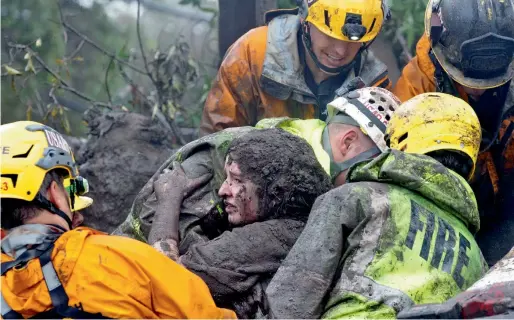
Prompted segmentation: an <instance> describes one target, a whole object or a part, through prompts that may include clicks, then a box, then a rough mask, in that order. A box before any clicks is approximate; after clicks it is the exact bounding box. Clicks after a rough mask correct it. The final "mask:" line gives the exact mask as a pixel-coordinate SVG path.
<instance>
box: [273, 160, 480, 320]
mask: <svg viewBox="0 0 514 320" xmlns="http://www.w3.org/2000/svg"><path fill="white" fill-rule="evenodd" d="M348 180H349V183H347V184H345V185H343V186H341V187H339V188H336V189H333V190H331V191H329V192H328V193H326V194H324V195H322V196H320V197H319V198H318V199H317V200H316V202H315V204H314V207H313V209H312V211H311V214H310V216H309V220H308V222H307V225H306V227H305V229H304V231H303V233H302V234H301V236H300V237H299V238H298V241H297V242H296V243H295V245H294V246H293V249H291V251H290V253H289V255H288V256H287V258H286V259H285V260H284V262H283V264H282V266H281V267H280V269H279V270H278V271H277V273H276V274H275V277H274V278H273V279H272V281H271V283H270V284H269V286H268V288H267V292H266V293H267V296H268V301H269V304H270V309H271V315H272V316H273V317H277V318H289V317H294V318H319V317H321V316H323V317H327V318H332V317H342V318H343V317H357V318H375V319H376V318H390V317H395V315H396V313H397V312H398V311H400V310H402V309H403V308H405V307H408V306H411V305H413V304H419V303H432V302H434V303H435V302H442V301H445V300H446V299H448V298H450V297H453V296H454V295H455V294H457V293H459V292H461V291H462V290H465V289H466V288H467V287H469V286H470V285H471V284H472V283H473V282H475V281H476V280H477V279H479V278H480V277H481V276H482V275H483V274H484V273H485V271H486V269H487V266H486V265H485V261H484V259H483V257H482V255H481V253H480V250H479V249H478V246H477V244H476V242H475V240H474V239H473V235H472V232H475V231H476V230H477V229H478V228H479V216H478V210H477V206H476V202H475V198H474V196H473V193H472V191H471V189H470V188H469V186H468V185H467V183H466V182H465V181H464V179H462V178H461V177H460V176H457V174H455V173H453V172H451V171H449V170H448V169H446V168H445V167H443V166H442V165H441V164H440V163H438V162H437V161H435V160H433V159H432V158H428V157H426V156H422V155H411V154H406V153H402V152H400V151H396V150H392V151H388V152H386V153H384V154H382V155H380V156H378V157H377V158H375V159H374V160H372V161H368V162H364V163H361V164H358V165H356V166H354V167H352V168H351V169H350V172H349V178H348Z"/></svg>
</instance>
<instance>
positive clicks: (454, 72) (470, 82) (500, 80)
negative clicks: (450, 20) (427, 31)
mask: <svg viewBox="0 0 514 320" xmlns="http://www.w3.org/2000/svg"><path fill="white" fill-rule="evenodd" d="M432 50H433V52H434V54H435V57H436V59H437V61H439V63H440V64H441V67H442V68H443V69H444V71H445V72H446V74H447V75H448V76H450V78H452V79H453V80H454V81H455V82H457V83H459V84H461V85H463V86H465V87H468V88H473V89H484V90H485V89H492V88H496V87H499V86H502V85H504V84H505V83H507V82H509V81H510V80H511V79H512V78H513V77H514V60H513V61H512V62H511V64H510V65H509V67H508V69H507V72H506V73H505V74H503V75H501V76H499V77H495V78H490V79H477V78H469V77H466V76H464V73H463V72H462V71H460V70H459V69H457V68H456V67H455V66H454V65H453V64H452V63H451V62H450V61H448V59H446V58H445V56H444V54H443V52H442V49H441V47H440V45H435V46H432Z"/></svg>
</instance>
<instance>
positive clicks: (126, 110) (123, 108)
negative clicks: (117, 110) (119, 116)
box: [121, 106, 153, 118]
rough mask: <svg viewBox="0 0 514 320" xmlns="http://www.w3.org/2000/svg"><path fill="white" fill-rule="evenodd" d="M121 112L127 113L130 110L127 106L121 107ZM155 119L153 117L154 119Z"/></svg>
mask: <svg viewBox="0 0 514 320" xmlns="http://www.w3.org/2000/svg"><path fill="white" fill-rule="evenodd" d="M121 110H123V111H125V112H129V109H127V107H125V106H121ZM152 118H153V117H152Z"/></svg>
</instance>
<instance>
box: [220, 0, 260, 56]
mask: <svg viewBox="0 0 514 320" xmlns="http://www.w3.org/2000/svg"><path fill="white" fill-rule="evenodd" d="M258 1H261V0H244V1H243V0H219V2H218V6H219V22H218V25H219V31H218V39H219V40H218V42H219V55H220V61H221V60H223V57H224V56H225V53H226V52H227V50H228V48H229V47H230V46H231V45H232V44H233V43H234V42H235V41H236V40H237V39H239V37H241V36H242V35H243V34H245V33H246V32H247V31H248V30H250V29H252V28H254V27H255V9H256V2H258Z"/></svg>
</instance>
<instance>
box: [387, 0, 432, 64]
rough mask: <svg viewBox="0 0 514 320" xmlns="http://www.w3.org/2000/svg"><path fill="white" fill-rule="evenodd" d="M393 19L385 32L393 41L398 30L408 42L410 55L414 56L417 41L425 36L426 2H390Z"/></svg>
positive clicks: (419, 0)
mask: <svg viewBox="0 0 514 320" xmlns="http://www.w3.org/2000/svg"><path fill="white" fill-rule="evenodd" d="M390 6H391V12H392V19H391V21H389V22H388V23H387V24H386V27H385V30H384V32H385V33H386V35H387V36H388V37H389V38H390V39H392V40H393V41H397V40H396V39H395V33H396V30H398V29H399V30H400V33H401V34H402V35H403V37H404V38H405V40H406V45H407V47H408V49H409V50H410V53H411V54H412V55H414V49H415V46H416V43H417V41H418V40H419V38H420V37H421V35H423V32H424V28H425V22H424V16H425V8H426V6H427V1H426V0H390Z"/></svg>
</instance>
